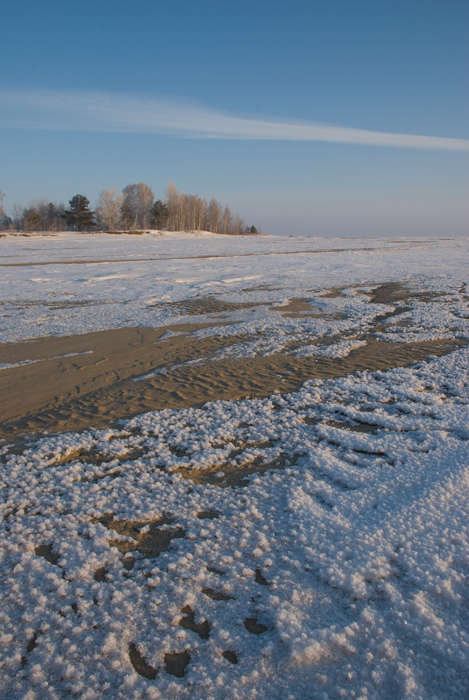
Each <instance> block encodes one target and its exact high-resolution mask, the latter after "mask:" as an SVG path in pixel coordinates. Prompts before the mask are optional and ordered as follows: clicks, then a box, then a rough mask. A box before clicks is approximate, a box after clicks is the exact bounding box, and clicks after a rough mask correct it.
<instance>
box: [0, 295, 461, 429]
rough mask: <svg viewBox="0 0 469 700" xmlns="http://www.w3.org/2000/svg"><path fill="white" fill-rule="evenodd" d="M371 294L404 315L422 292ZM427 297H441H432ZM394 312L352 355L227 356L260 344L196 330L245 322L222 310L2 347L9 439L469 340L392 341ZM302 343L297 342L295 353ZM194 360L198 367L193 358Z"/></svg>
mask: <svg viewBox="0 0 469 700" xmlns="http://www.w3.org/2000/svg"><path fill="white" fill-rule="evenodd" d="M338 294H339V292H338V291H337V289H334V290H332V291H330V292H329V293H328V295H329V297H334V296H337V295H338ZM370 296H371V298H372V300H373V302H374V303H380V304H389V303H390V302H393V303H395V304H398V305H399V306H398V307H397V313H402V312H403V311H404V310H405V307H404V304H405V303H407V302H408V301H409V299H411V298H415V297H416V296H419V295H418V293H417V294H416V293H415V292H414V293H413V294H412V293H410V292H409V291H408V290H406V289H405V287H403V286H402V285H397V284H395V285H380V286H378V287H376V288H375V290H374V291H373V292H372V293H370ZM420 296H422V295H420ZM426 298H428V299H429V300H430V299H432V298H434V296H433V297H432V295H428V294H427V295H426ZM313 305H314V300H313V299H309V300H308V299H305V298H304V299H296V300H295V299H293V300H290V302H289V303H288V304H284V305H283V306H280V307H276V306H270V307H269V308H271V309H275V310H278V311H279V312H280V313H281V315H282V316H283V317H285V318H307V317H320V316H321V314H317V313H314V306H313ZM250 306H259V304H254V305H249V304H247V303H246V304H243V305H239V304H238V305H236V304H229V303H227V302H220V301H217V300H215V299H212V298H206V299H197V300H187V301H186V302H184V301H183V302H178V303H177V308H179V309H183V310H185V313H186V314H187V313H188V314H189V315H199V314H203V315H205V316H207V314H212V315H213V314H220V313H221V314H223V312H228V311H232V310H233V309H234V308H239V307H243V308H244V307H248V308H249V307H250ZM395 313H396V312H392V313H391V314H389V313H388V314H387V315H385V317H386V316H390V315H393V314H395ZM385 317H382V318H379V319H377V321H376V322H375V323H374V324H373V326H372V327H370V328H369V329H368V332H367V333H366V334H361V335H359V336H357V337H358V338H359V339H360V340H362V342H366V344H365V345H363V346H362V347H358V348H356V349H354V350H352V351H351V352H350V353H349V354H348V356H347V357H343V358H330V357H309V358H303V357H295V356H292V355H290V354H285V353H275V354H272V355H268V356H257V357H246V358H237V359H221V360H220V359H217V358H216V356H215V353H216V352H217V351H219V350H221V349H223V348H227V347H230V346H233V345H236V344H238V343H243V342H249V340H252V339H251V338H250V337H249V336H247V335H246V334H239V335H236V334H233V335H230V336H227V337H224V338H223V337H216V336H210V335H209V336H207V337H205V338H198V337H195V336H194V335H193V334H194V333H195V332H197V331H199V330H202V329H208V328H219V327H221V326H224V325H235V322H234V321H222V320H221V318H223V316H222V317H221V318H220V316H218V317H216V316H213V321H211V322H206V323H192V324H187V323H186V324H175V325H171V326H163V327H160V328H140V327H135V328H121V329H117V330H104V331H98V332H93V333H86V334H81V335H76V336H68V337H62V338H53V337H45V338H41V339H39V340H33V341H29V342H22V343H17V344H4V345H0V363H1V364H3V365H4V366H5V368H4V369H2V370H0V393H1V395H2V397H3V399H4V400H3V401H2V405H1V406H0V438H3V439H5V438H9V437H13V436H15V435H17V434H18V433H25V432H27V433H28V432H35V431H41V432H43V431H57V430H58V431H69V430H81V429H84V428H88V427H91V426H93V427H100V428H101V427H104V426H105V425H107V424H109V423H110V422H112V421H116V420H119V419H125V418H130V417H132V416H134V415H138V414H140V413H144V412H146V411H154V410H161V409H164V408H188V407H190V406H194V407H195V406H201V405H203V404H204V403H206V402H207V401H220V400H222V401H231V400H238V399H241V398H247V397H250V398H264V397H266V396H269V395H270V394H272V393H273V392H274V391H278V392H282V393H285V392H291V391H296V390H298V389H299V388H300V387H301V385H302V384H303V383H304V382H305V381H308V380H310V379H330V378H334V377H342V376H347V375H348V374H351V373H354V372H360V371H375V370H386V369H390V368H392V367H404V366H408V365H411V364H413V363H415V362H418V361H419V360H422V359H424V358H425V357H428V356H431V355H432V356H441V355H445V354H447V353H448V352H451V351H452V350H455V349H457V348H458V347H462V346H463V345H465V344H466V341H464V340H455V339H447V340H428V341H422V342H408V343H395V342H391V343H389V342H384V341H383V340H380V339H376V335H375V334H376V332H378V331H379V330H382V329H383V320H385ZM215 318H216V319H217V320H215ZM168 331H169V332H170V335H169V337H167V338H166V337H165V336H166V334H167V333H168ZM347 337H348V336H347ZM341 340H343V338H342V336H340V335H333V336H329V337H328V338H327V339H326V340H324V339H314V338H312V339H311V340H310V345H318V344H320V343H322V344H324V342H326V343H327V344H332V343H337V342H340V341H341ZM297 345H298V344H296V345H295V343H292V345H291V349H295V347H296V346H297ZM194 361H195V362H196V364H187V363H191V362H194ZM9 365H11V366H9ZM15 365H17V366H15ZM154 372H156V374H154V375H153V376H150V377H148V378H145V377H146V375H151V374H152V373H154ZM142 377H143V378H142ZM136 379H139V381H135V380H136Z"/></svg>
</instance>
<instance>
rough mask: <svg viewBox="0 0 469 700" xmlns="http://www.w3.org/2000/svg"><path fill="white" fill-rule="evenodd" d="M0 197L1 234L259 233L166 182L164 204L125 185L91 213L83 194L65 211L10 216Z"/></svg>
mask: <svg viewBox="0 0 469 700" xmlns="http://www.w3.org/2000/svg"><path fill="white" fill-rule="evenodd" d="M3 198H4V195H3V194H2V193H1V192H0V228H2V229H3V230H12V231H25V232H27V233H30V232H33V231H64V230H67V231H116V232H117V231H134V230H135V231H142V230H145V229H158V230H160V231H211V232H212V233H224V234H227V235H235V236H239V235H244V234H254V233H258V229H257V228H256V227H255V226H246V224H245V222H244V221H243V219H241V218H240V217H239V216H238V214H233V213H232V212H231V211H230V209H229V207H228V205H226V206H224V207H223V206H222V205H221V204H220V203H219V202H218V201H217V200H216V199H215V198H212V199H211V200H210V202H207V201H206V200H205V199H202V198H201V197H199V196H198V195H197V194H195V195H190V194H184V193H182V192H179V191H178V189H177V188H176V186H175V184H174V183H172V182H170V183H169V185H168V187H167V190H166V196H165V198H164V199H157V200H156V201H155V198H154V195H153V192H152V191H151V188H150V187H148V185H146V184H145V183H144V182H139V183H138V184H129V185H127V187H124V189H123V190H122V192H121V193H120V194H117V188H114V189H110V188H109V187H108V188H107V189H106V190H103V191H102V192H101V194H100V195H99V198H98V202H97V205H96V209H95V210H94V211H93V210H92V209H90V202H89V200H88V199H87V197H85V196H84V195H82V194H76V195H74V196H73V197H72V198H71V199H70V201H69V206H68V208H66V207H65V205H64V204H62V203H60V204H57V203H52V202H47V200H45V199H38V200H34V201H33V202H30V204H29V205H28V206H27V207H22V206H20V205H18V204H14V205H13V207H12V212H11V216H7V214H6V212H5V210H4V208H3V206H2V201H3Z"/></svg>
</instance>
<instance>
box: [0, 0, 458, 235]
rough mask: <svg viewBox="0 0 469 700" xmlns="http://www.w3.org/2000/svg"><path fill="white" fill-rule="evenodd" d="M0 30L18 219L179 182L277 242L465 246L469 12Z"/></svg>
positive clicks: (64, 13) (274, 8)
mask: <svg viewBox="0 0 469 700" xmlns="http://www.w3.org/2000/svg"><path fill="white" fill-rule="evenodd" d="M2 28H3V29H2V42H1V44H0V66H2V69H1V72H0V153H1V161H0V190H1V191H3V192H4V193H5V195H6V197H5V201H4V204H5V205H6V208H7V210H9V209H10V208H11V206H12V205H13V203H14V202H19V203H21V204H24V205H26V204H27V203H28V202H29V201H30V200H33V199H34V198H43V197H44V198H46V199H48V200H52V201H65V202H67V201H68V200H69V199H70V198H71V197H72V196H73V195H74V194H76V193H80V194H85V195H86V196H88V198H89V199H90V200H91V202H92V203H94V202H95V201H96V198H97V196H98V194H99V192H100V191H101V190H102V189H104V188H106V187H117V188H118V189H119V190H121V189H122V188H123V187H125V185H127V184H128V183H129V182H140V181H143V182H146V183H147V184H148V185H150V186H151V187H152V189H153V192H154V193H155V195H156V196H157V197H162V196H163V195H164V191H165V188H166V185H167V183H168V182H169V181H174V182H175V183H176V185H177V186H178V188H179V189H181V190H183V191H185V192H188V193H196V192H197V193H198V194H199V195H200V196H203V197H207V198H208V197H211V196H215V197H216V198H217V199H219V200H221V201H222V202H225V201H228V202H229V204H230V206H231V208H232V209H234V210H237V211H238V212H239V213H240V214H241V216H243V218H245V219H246V221H247V222H248V223H258V222H260V223H261V225H262V227H263V229H264V230H266V231H267V232H270V233H287V234H288V233H291V234H302V235H319V236H320V235H336V236H349V235H365V236H375V235H376V236H382V235H386V236H388V235H396V236H403V235H423V236H425V235H432V236H435V235H443V236H448V235H450V236H452V235H467V233H468V227H467V222H468V221H469V206H468V203H467V202H468V197H467V194H468V184H469V168H468V163H469V151H468V148H469V141H468V139H469V120H468V114H469V110H468V107H469V100H468V95H467V89H466V84H467V69H468V58H469V52H468V41H467V36H468V29H469V4H468V3H467V1H466V0H464V1H459V0H452V1H450V2H448V1H447V0H446V2H444V1H439V0H438V1H435V0H405V1H403V0H395V1H393V2H376V0H374V1H373V2H371V1H370V2H369V1H363V0H355V1H354V2H352V1H351V0H320V1H316V0H309V1H307V2H306V1H301V2H298V1H297V2H295V1H294V0H293V1H290V2H288V3H287V2H279V1H276V0H270V1H269V2H264V0H262V1H256V0H252V1H251V2H246V1H245V0H238V1H237V2H236V3H228V2H214V1H213V0H205V1H201V2H197V1H196V0H192V1H191V2H188V1H186V0H180V1H179V2H178V1H173V2H172V3H168V2H164V3H163V2H155V1H153V2H142V1H139V0H136V1H134V2H133V3H132V4H130V3H127V2H122V1H121V0H114V1H113V2H108V0H100V2H98V3H96V2H89V1H88V0H84V1H83V2H81V3H80V4H78V5H77V4H72V3H69V2H63V0H61V1H60V2H58V1H57V0H43V1H42V2H38V1H37V0H36V1H35V2H33V1H32V0H16V2H15V3H8V6H6V7H5V8H3V10H2ZM318 125H319V127H318ZM336 127H342V129H341V130H340V131H338V130H337V129H336ZM370 132H371V133H370ZM388 134H394V135H395V134H404V135H413V136H415V137H417V138H413V139H409V138H404V139H402V138H400V137H396V136H391V137H390V136H388ZM424 137H432V138H424ZM318 139H319V140H318Z"/></svg>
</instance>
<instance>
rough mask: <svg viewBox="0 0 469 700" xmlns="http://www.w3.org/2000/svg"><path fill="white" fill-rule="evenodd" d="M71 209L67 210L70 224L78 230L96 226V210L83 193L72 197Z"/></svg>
mask: <svg viewBox="0 0 469 700" xmlns="http://www.w3.org/2000/svg"><path fill="white" fill-rule="evenodd" d="M69 204H70V209H67V211H66V212H65V217H66V221H67V224H68V226H70V227H71V228H72V229H74V230H77V231H89V230H90V229H91V228H93V227H94V225H95V221H94V211H91V209H90V201H89V199H87V198H86V197H85V196H84V195H82V194H76V195H75V196H74V197H72V198H71V200H70V202H69Z"/></svg>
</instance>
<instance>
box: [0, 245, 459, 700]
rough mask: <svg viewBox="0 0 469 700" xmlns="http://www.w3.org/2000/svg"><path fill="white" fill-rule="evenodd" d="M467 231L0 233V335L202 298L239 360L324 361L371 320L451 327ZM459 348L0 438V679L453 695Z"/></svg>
mask: <svg viewBox="0 0 469 700" xmlns="http://www.w3.org/2000/svg"><path fill="white" fill-rule="evenodd" d="M468 247H469V241H464V240H461V239H459V240H443V239H442V240H429V241H426V240H412V241H410V242H405V241H402V240H399V241H398V240H395V241H392V240H389V239H388V240H386V241H379V240H374V241H370V240H369V239H367V240H362V241H360V240H355V241H350V239H346V240H345V239H344V240H337V239H335V240H328V239H309V238H308V239H301V238H288V237H285V238H280V237H279V238H277V237H275V238H269V237H259V238H252V239H225V238H222V237H219V236H211V235H210V234H206V235H201V236H197V237H194V236H191V235H190V234H180V235H173V236H168V235H167V236H158V235H157V234H146V235H143V236H106V235H94V236H91V235H90V236H83V235H81V236H80V235H76V234H60V235H58V236H55V237H42V236H41V237H28V238H27V237H7V238H4V239H1V240H0V255H1V256H2V257H1V258H0V265H1V266H2V268H1V269H2V276H1V283H0V284H1V287H0V290H1V300H2V306H1V307H0V314H1V318H2V324H1V326H2V327H1V332H2V336H1V340H2V341H3V342H15V341H18V340H22V339H28V338H38V337H41V336H43V335H45V334H47V333H51V334H55V335H68V334H75V333H84V332H87V331H90V330H103V329H106V328H117V327H120V326H123V325H128V326H135V325H145V326H160V325H172V324H180V323H181V322H187V321H189V320H190V321H193V320H194V316H193V315H191V314H193V310H194V308H199V312H200V308H202V310H204V307H203V303H205V301H204V300H206V299H207V298H210V300H211V302H213V301H214V300H215V301H216V302H217V303H218V304H221V305H220V306H219V307H217V306H216V305H215V307H214V308H215V310H216V309H217V308H219V309H222V310H223V317H224V319H225V320H229V321H232V322H233V325H230V326H214V327H213V328H206V329H203V330H198V331H196V332H195V337H199V336H200V334H204V333H205V334H207V333H208V334H210V333H211V334H218V335H220V334H225V333H236V334H238V335H241V334H243V336H244V339H243V341H242V342H239V343H237V344H234V345H233V346H231V347H229V348H228V349H224V350H221V351H219V353H218V356H219V357H227V356H229V357H231V358H234V360H236V359H237V358H243V357H251V356H259V355H260V356H262V355H265V356H267V357H272V356H275V354H277V353H279V352H283V353H290V354H291V355H292V356H293V357H304V356H307V357H309V356H312V357H316V356H317V357H318V358H321V357H329V358H331V359H332V360H337V361H341V358H344V357H347V356H351V355H352V354H353V352H358V351H359V350H360V348H363V347H364V345H363V344H365V345H366V342H367V341H366V340H363V339H362V338H363V334H364V333H365V334H366V332H368V331H369V329H370V328H375V329H376V328H377V327H378V326H376V324H377V323H378V320H379V319H382V323H384V326H383V327H380V328H379V329H378V330H377V331H376V336H377V337H376V338H375V339H376V340H378V341H380V340H382V341H383V345H384V341H389V342H391V343H400V344H403V345H408V346H409V347H412V346H411V344H412V343H418V342H421V341H428V340H431V341H434V342H439V341H440V340H441V341H442V342H448V341H466V340H469V298H468V292H467V288H466V280H467V263H468V259H469V256H468ZM217 256H218V257H217ZM386 283H399V284H401V285H406V286H404V287H402V289H407V290H408V291H409V294H407V296H406V295H405V294H404V295H403V297H402V298H403V299H404V301H402V302H401V303H400V304H399V303H396V304H395V305H393V304H392V303H390V302H389V300H388V302H386V300H382V299H381V300H380V299H379V298H378V297H376V295H375V297H373V290H374V289H376V288H377V287H378V286H379V285H383V284H386ZM332 288H339V290H338V291H337V289H336V290H335V291H333V292H332V293H331V289H332ZM292 299H297V300H298V299H302V300H305V299H307V300H308V302H305V301H303V302H302V303H303V304H304V305H305V306H304V307H302V306H298V305H297V306H296V307H295V308H296V311H293V310H292V312H291V313H289V312H288V310H289V309H290V308H293V307H292V302H291V300H292ZM372 299H374V301H373V300H372ZM199 302H200V304H201V305H202V306H201V307H197V304H199ZM255 303H257V304H258V306H253V304H255ZM191 304H192V306H191ZM194 304H195V305H196V306H195V307H194ZM223 304H224V306H223ZM230 304H232V305H233V306H232V307H230ZM234 305H236V306H234ZM243 305H244V306H243ZM275 307H276V308H275ZM279 307H280V308H284V309H285V312H286V313H285V315H283V314H282V313H281V311H279ZM210 309H211V307H210V306H209V307H207V309H206V311H207V313H205V314H202V315H200V313H199V316H198V319H197V320H200V319H203V320H206V321H210V320H213V319H214V318H216V313H218V315H219V312H216V313H215V312H213V311H211V310H210ZM298 309H300V310H299V311H298ZM302 309H303V310H302ZM305 309H309V313H308V312H306V311H305ZM393 314H394V315H393ZM383 315H384V316H386V318H385V319H384V320H383ZM328 336H333V339H334V338H336V336H337V337H338V339H336V340H335V341H334V342H328ZM246 338H248V339H246ZM292 339H293V340H294V342H295V343H296V347H295V348H294V349H291V348H290V347H289V343H291V341H292ZM312 339H316V340H317V339H319V340H320V341H321V342H320V343H319V345H318V344H314V343H313V344H311V342H312ZM333 339H332V340H333ZM468 356H469V351H468V349H467V348H466V347H465V346H462V347H459V348H458V349H456V350H454V351H453V352H450V353H449V354H445V355H442V356H441V357H428V358H427V359H425V360H423V361H420V362H418V363H414V364H413V365H412V366H409V367H401V368H391V369H389V370H388V371H379V372H376V371H375V372H360V373H353V374H349V375H348V376H345V377H339V378H337V379H328V380H325V381H320V380H313V381H308V382H306V383H305V384H304V385H303V387H302V388H301V389H300V390H299V391H297V392H295V393H289V394H288V393H287V394H281V393H274V394H273V395H272V396H271V397H270V398H266V399H245V400H240V401H225V402H213V403H209V404H206V405H205V406H204V407H202V408H186V409H180V410H164V411H159V412H156V411H155V412H151V413H146V414H143V415H140V416H136V417H134V418H132V419H130V420H127V421H122V422H120V423H119V424H118V425H114V426H112V427H109V428H108V429H105V430H94V429H89V430H86V431H84V432H80V433H66V434H64V433H62V434H51V435H49V436H46V437H43V438H41V439H39V440H32V441H30V442H29V443H23V445H22V446H21V449H18V445H16V446H11V445H7V444H4V445H3V447H2V448H1V450H2V455H3V456H2V460H3V462H2V465H1V470H2V481H3V486H4V493H5V498H4V502H3V505H2V508H3V516H4V519H3V523H2V528H3V537H2V541H3V547H2V563H1V582H2V584H1V585H2V596H3V601H2V606H1V611H0V616H1V623H2V625H1V626H2V632H1V637H0V644H1V646H0V651H1V663H2V677H3V679H2V681H0V683H1V686H0V687H1V692H2V696H3V697H5V698H6V697H8V698H12V699H15V700H16V699H17V698H18V699H19V698H24V699H25V700H26V699H27V700H39V699H42V698H54V699H55V698H60V699H62V698H69V697H77V698H86V699H90V700H91V699H93V700H94V699H98V698H99V699H101V698H122V699H124V698H125V699H126V700H127V699H129V698H130V699H133V700H139V699H140V698H150V699H152V698H155V699H157V698H160V699H161V700H163V699H164V700H166V699H168V698H171V699H172V698H175V699H176V698H181V699H188V700H189V699H190V700H205V699H210V698H213V700H215V699H216V700H225V699H229V700H244V699H245V698H253V699H256V700H260V699H264V698H265V700H316V699H324V700H328V699H331V700H332V699H335V698H362V700H364V699H365V698H377V699H379V700H387V699H388V698H389V700H391V699H394V698H409V699H410V698H412V699H415V700H416V699H417V698H421V699H425V700H426V699H427V698H428V699H433V698H438V699H440V698H441V700H443V699H445V700H446V699H447V698H461V699H466V698H467V697H469V674H468V671H467V669H468V666H469V612H468V611H469V607H468V603H469V600H468V598H469V591H468V575H469V557H468V555H469V537H468V535H469V532H468V527H469V525H468V512H469V509H468V506H469V503H468V501H469V489H468V487H469V469H468V467H469V459H468V445H469V409H468V405H469V392H468V387H469V384H468V366H469V363H468ZM202 359H203V358H202ZM249 464H250V465H254V469H253V470H251V472H252V471H254V472H255V471H256V470H257V475H256V474H254V475H253V476H250V477H248V478H246V479H245V480H244V481H243V482H242V485H241V484H240V485H237V486H236V485H235V486H234V487H232V486H230V483H231V482H230V477H231V475H233V474H235V473H236V470H237V469H242V468H244V467H245V466H246V465H249ZM204 470H206V471H207V472H209V471H210V472H211V473H213V474H214V475H215V476H214V479H212V483H203V480H202V481H201V480H200V479H197V478H195V477H194V479H191V478H190V475H191V473H193V474H194V475H198V476H199V477H200V474H202V473H203V472H204Z"/></svg>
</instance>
